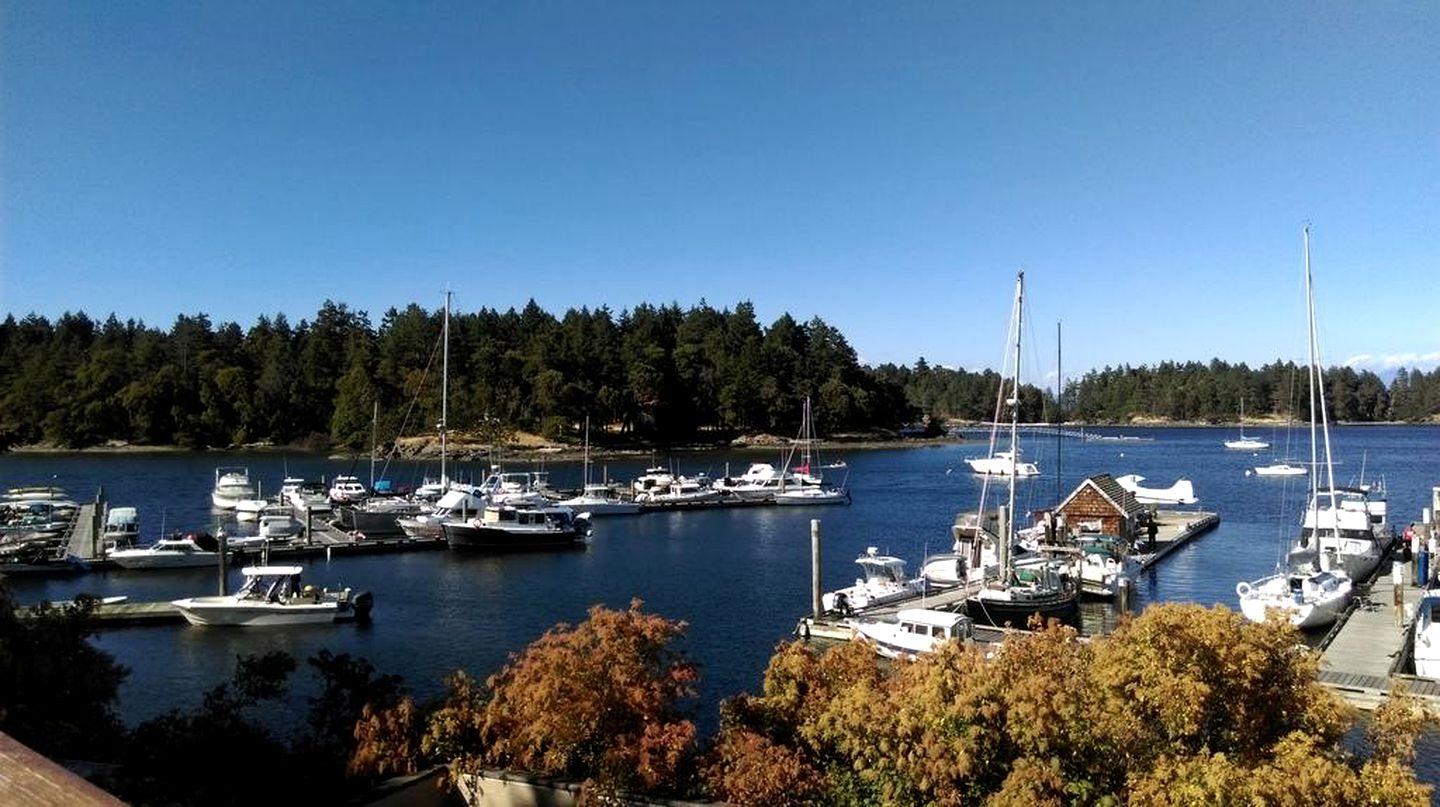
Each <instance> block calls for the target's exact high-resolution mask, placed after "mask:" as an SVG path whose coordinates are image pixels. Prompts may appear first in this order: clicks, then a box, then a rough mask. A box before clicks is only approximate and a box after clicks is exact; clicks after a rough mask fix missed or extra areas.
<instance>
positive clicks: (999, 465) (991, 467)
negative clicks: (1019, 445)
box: [965, 451, 1040, 478]
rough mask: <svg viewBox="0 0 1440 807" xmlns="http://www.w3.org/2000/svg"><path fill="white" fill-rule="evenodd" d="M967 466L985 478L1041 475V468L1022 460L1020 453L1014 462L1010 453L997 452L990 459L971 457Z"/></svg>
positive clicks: (1016, 454) (967, 461)
mask: <svg viewBox="0 0 1440 807" xmlns="http://www.w3.org/2000/svg"><path fill="white" fill-rule="evenodd" d="M965 464H966V465H969V466H970V470H971V471H973V472H975V473H977V474H982V475H984V476H1010V475H1011V474H1012V473H1013V474H1014V475H1015V476H1016V477H1020V478H1023V477H1027V476H1039V475H1040V468H1039V467H1037V466H1036V465H1035V463H1033V462H1025V461H1023V460H1021V459H1020V457H1019V452H1018V451H1017V452H1016V453H1015V457H1014V459H1013V461H1012V459H1011V453H1010V452H1009V451H997V452H995V453H994V454H992V455H991V456H989V457H970V458H968V459H966V460H965Z"/></svg>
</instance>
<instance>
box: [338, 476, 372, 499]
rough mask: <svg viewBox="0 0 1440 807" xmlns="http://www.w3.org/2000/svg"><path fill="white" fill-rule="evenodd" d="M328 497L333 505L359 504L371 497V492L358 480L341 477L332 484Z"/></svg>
mask: <svg viewBox="0 0 1440 807" xmlns="http://www.w3.org/2000/svg"><path fill="white" fill-rule="evenodd" d="M327 495H328V496H329V498H330V504H332V505H336V504H359V503H360V502H362V501H364V500H365V498H366V497H367V496H369V495H370V491H369V490H368V489H367V488H366V487H365V485H364V483H362V482H361V481H360V480H359V479H358V478H356V477H353V476H344V475H341V476H337V477H335V479H333V480H332V481H331V482H330V490H329V491H328V492H327Z"/></svg>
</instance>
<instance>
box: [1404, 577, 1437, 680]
mask: <svg viewBox="0 0 1440 807" xmlns="http://www.w3.org/2000/svg"><path fill="white" fill-rule="evenodd" d="M1411 633H1412V636H1413V638H1414V657H1415V674H1416V675H1418V676H1420V677H1422V678H1437V679H1440V589H1430V590H1429V591H1426V592H1425V595H1424V596H1422V597H1421V598H1420V602H1419V603H1418V604H1417V605H1416V606H1415V626H1414V628H1412V631H1411Z"/></svg>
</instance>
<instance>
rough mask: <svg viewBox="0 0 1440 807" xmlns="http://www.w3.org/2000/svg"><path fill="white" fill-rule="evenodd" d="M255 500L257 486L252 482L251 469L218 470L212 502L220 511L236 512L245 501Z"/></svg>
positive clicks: (216, 470)
mask: <svg viewBox="0 0 1440 807" xmlns="http://www.w3.org/2000/svg"><path fill="white" fill-rule="evenodd" d="M253 498H255V485H254V484H252V483H251V482H250V469H249V468H216V469H215V488H214V490H212V491H211V492H210V502H211V503H212V504H214V505H215V507H216V508H217V509H220V510H234V509H235V506H236V505H237V504H239V503H240V502H242V501H244V500H245V499H253Z"/></svg>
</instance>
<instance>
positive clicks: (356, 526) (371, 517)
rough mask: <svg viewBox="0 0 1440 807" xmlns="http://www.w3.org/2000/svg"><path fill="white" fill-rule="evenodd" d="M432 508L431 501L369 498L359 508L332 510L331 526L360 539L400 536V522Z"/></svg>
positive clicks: (383, 497)
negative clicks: (333, 514) (366, 536)
mask: <svg viewBox="0 0 1440 807" xmlns="http://www.w3.org/2000/svg"><path fill="white" fill-rule="evenodd" d="M434 508H435V503H434V502H433V501H428V502H427V501H425V500H424V499H420V498H411V497H405V496H371V497H370V498H368V499H366V500H365V501H363V502H360V503H359V504H344V505H340V506H339V507H337V508H335V518H334V520H333V522H334V524H335V525H336V526H338V527H339V528H340V529H342V530H344V531H346V532H350V533H360V534H361V535H369V536H374V535H403V534H404V531H403V530H401V529H400V521H399V520H400V519H402V518H414V517H416V516H419V515H423V514H425V513H428V512H430V511H431V510H433V509H434Z"/></svg>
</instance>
